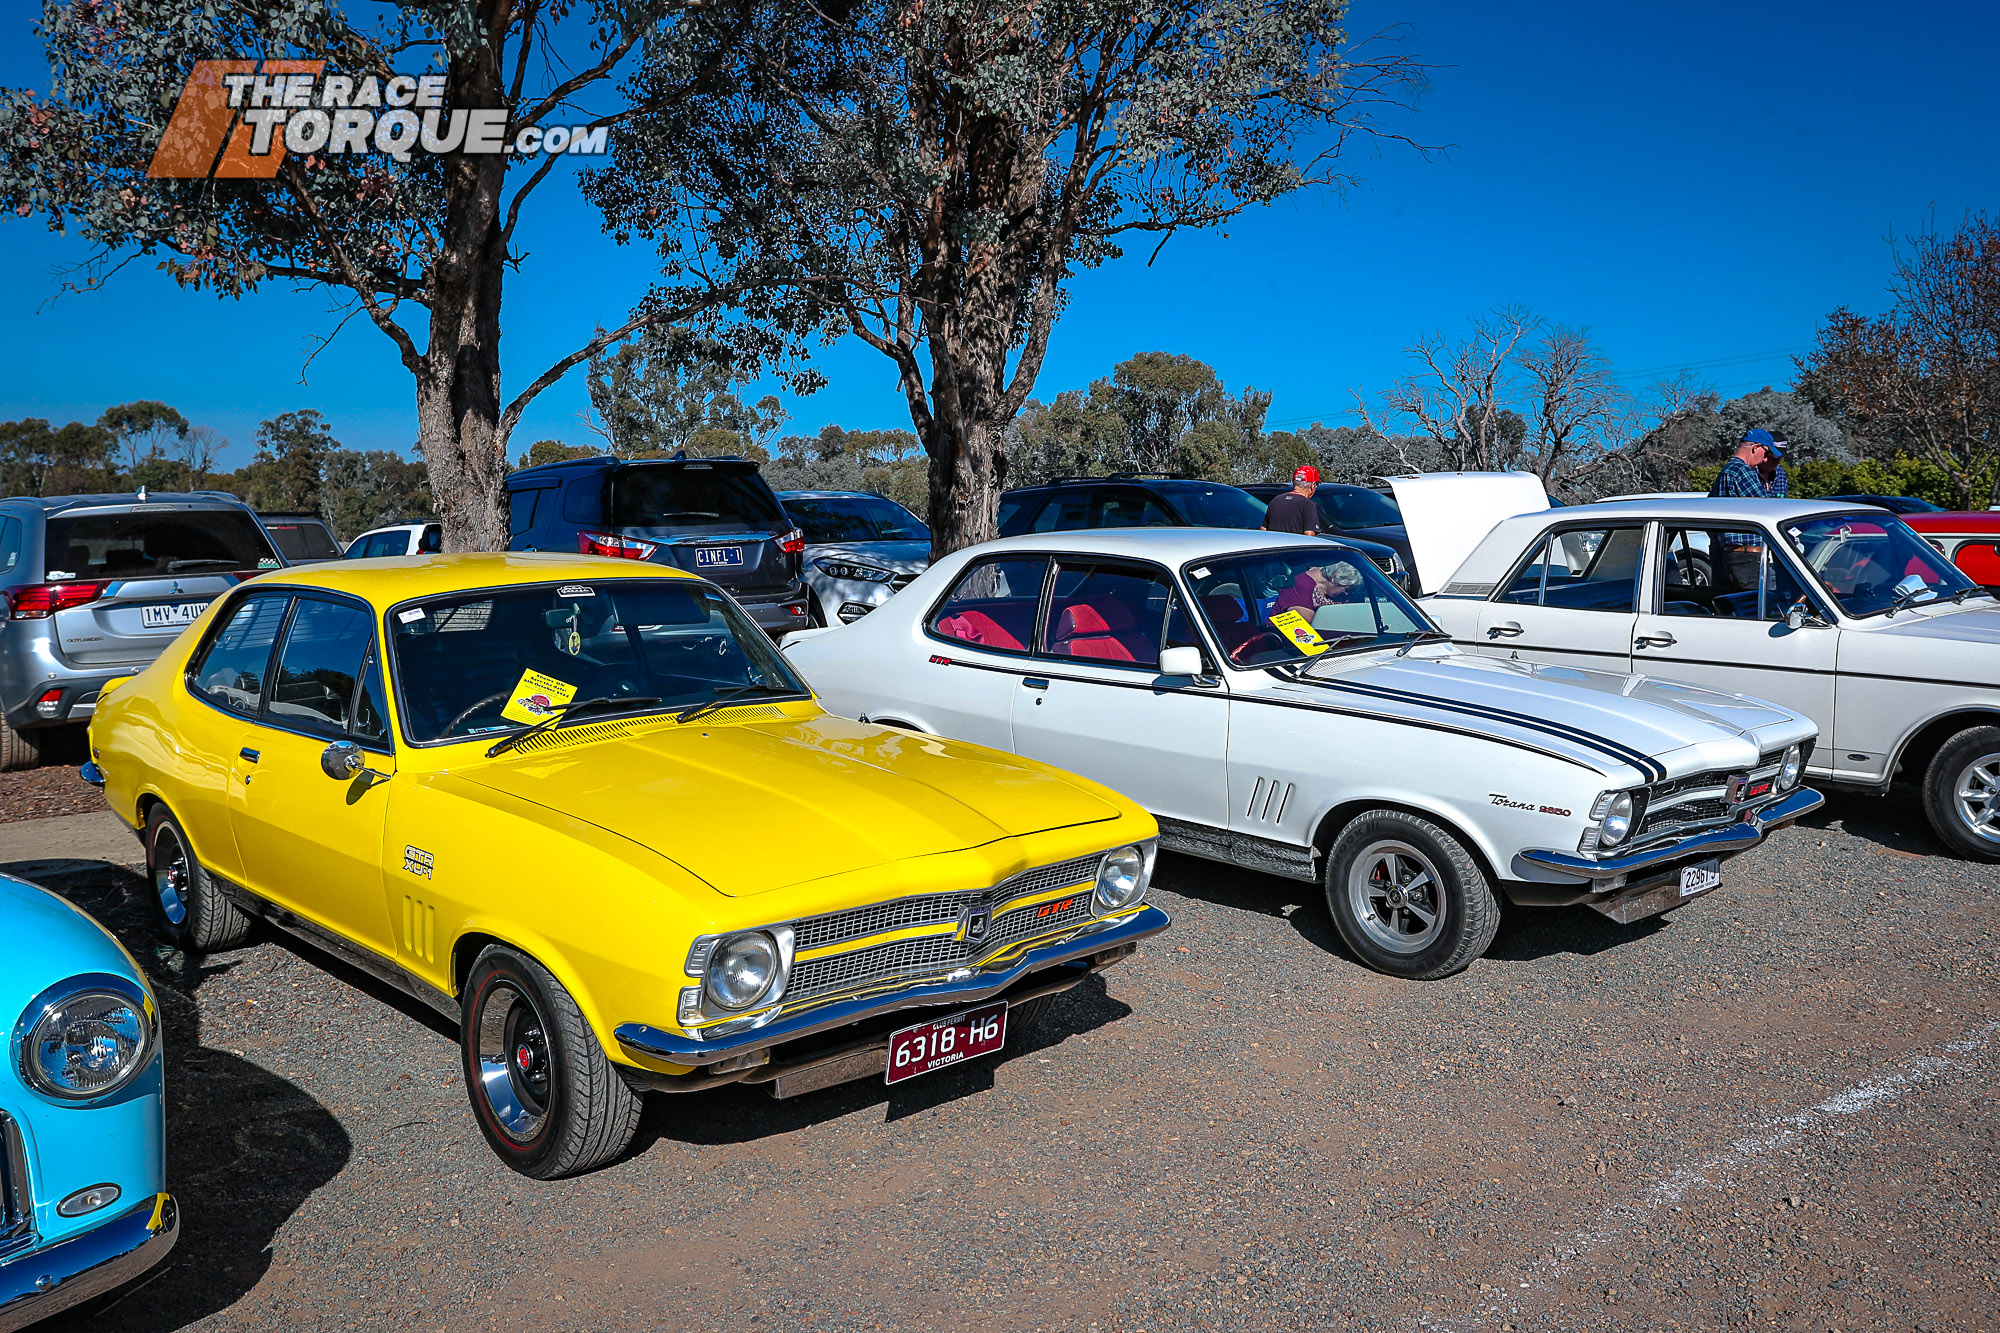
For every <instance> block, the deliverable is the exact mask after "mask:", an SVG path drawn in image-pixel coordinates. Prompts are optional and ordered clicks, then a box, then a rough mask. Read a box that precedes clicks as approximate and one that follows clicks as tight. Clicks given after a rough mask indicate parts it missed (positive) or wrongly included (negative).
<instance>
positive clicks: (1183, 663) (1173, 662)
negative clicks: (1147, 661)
mask: <svg viewBox="0 0 2000 1333" xmlns="http://www.w3.org/2000/svg"><path fill="white" fill-rule="evenodd" d="M1204 665H1206V664H1205V663H1204V662H1203V661H1202V660H1201V649H1199V648H1162V649H1160V674H1161V675H1163V676H1199V675H1200V674H1201V670H1202V667H1203V666H1204Z"/></svg>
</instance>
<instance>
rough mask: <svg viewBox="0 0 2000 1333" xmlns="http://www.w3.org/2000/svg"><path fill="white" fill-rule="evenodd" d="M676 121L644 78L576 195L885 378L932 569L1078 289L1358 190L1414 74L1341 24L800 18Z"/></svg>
mask: <svg viewBox="0 0 2000 1333" xmlns="http://www.w3.org/2000/svg"><path fill="white" fill-rule="evenodd" d="M800 3H801V4H802V10H801V11H800V12H799V14H798V15H797V17H796V21H794V22H792V23H789V24H779V25H772V26H770V27H760V28H758V29H757V30H755V31H753V32H751V33H749V34H747V36H746V39H745V41H744V44H743V46H742V47H741V48H740V50H739V51H738V52H737V53H736V61H735V64H734V67H733V70H732V76H731V77H730V78H729V79H727V80H723V81H720V82H718V83H717V84H715V85H712V86H711V87H710V88H709V89H708V90H705V91H704V92H702V93H700V94H698V95H696V96H693V97H676V96H674V94H675V92H676V91H677V90H678V89H679V88H681V87H682V86H683V85H682V84H681V83H680V82H679V81H678V79H677V77H676V75H675V73H674V70H673V69H672V67H671V66H656V65H655V64H653V63H650V62H649V63H648V64H647V65H646V66H645V67H644V68H643V69H642V70H641V72H640V73H639V75H638V76H637V77H636V79H635V80H634V84H633V88H632V90H631V93H630V100H631V101H633V102H634V103H635V104H637V105H639V106H640V107H641V108H642V109H643V110H642V114H640V115H639V116H637V117H635V118H634V119H633V120H632V121H631V122H629V124H628V125H627V127H626V132H625V133H624V134H623V135H621V136H620V137H619V138H618V139H617V141H616V142H614V143H613V145H612V150H611V151H612V162H611V167H610V168H609V169H607V170H604V171H600V172H596V173H593V174H592V176H591V177H590V179H589V180H587V181H586V184H585V193H586V194H588V195H590V196H591V197H593V198H594V199H596V201H597V202H598V203H599V204H600V205H601V206H602V208H603V209H604V211H605V215H606V219H607V223H608V225H609V226H610V227H611V228H612V229H613V230H614V231H615V232H617V233H618V234H620V235H623V236H630V235H638V236H643V237H649V238H654V239H657V240H658V241H660V242H661V244H662V250H663V253H664V255H665V256H666V257H667V259H668V260H669V261H670V262H672V261H673V260H675V259H677V258H678V256H679V255H680V253H681V250H680V247H681V246H682V244H683V240H682V236H683V232H682V230H681V229H680V228H679V227H677V226H676V225H675V219H677V218H678V217H680V216H681V215H682V214H684V213H685V212H688V211H690V210H691V211H694V212H697V213H699V214H701V215H702V216H704V217H705V218H706V219H707V224H708V225H707V230H706V235H707V236H708V238H709V239H710V241H711V242H712V244H713V252H712V255H713V259H714V261H715V262H716V263H717V264H718V265H719V266H720V268H719V270H718V272H720V273H722V274H724V275H726V278H727V280H728V281H730V282H734V283H738V284H742V285H745V286H751V285H754V286H755V295H753V296H752V297H751V298H750V302H749V307H748V308H749V309H750V311H751V313H752V314H753V315H756V316H759V317H761V318H762V319H764V320H765V321H766V322H767V325H769V326H772V327H777V328H781V329H783V330H784V331H786V332H787V333H798V332H801V331H816V332H817V333H819V334H820V335H822V336H826V337H836V336H842V335H849V334H851V335H853V336H854V337H857V338H859V339H860V340H861V341H863V342H864V343H866V344H868V345H869V346H870V347H873V348H874V349H875V350H877V351H878V352H880V353H882V354H883V356H885V357H887V358H888V359H889V361H890V363H891V365H892V367H893V369H894V371H895V374H896V376H897V382H898V384H899V386H900V390H901V392H902V395H903V397H904V399H905V401H906V403H907V405H908V408H909V413H910V419H911V422H912V424H913V425H914V426H915V428H916V433H917V435H918V437H919V438H920V439H921V440H922V441H923V444H924V449H925V451H926V453H927V454H928V456H929V495H928V505H929V511H930V520H931V530H932V532H933V534H934V538H933V541H934V549H935V551H936V552H937V553H938V554H943V553H945V552H948V551H952V550H956V549H958V548H959V547H962V546H965V545H968V544H970V543H973V542H977V541H982V540H985V539H986V538H989V537H991V536H993V535H994V533H995V528H996V517H997V510H998V497H999V492H1000V489H1001V487H1002V486H1003V485H1004V484H1005V476H1006V459H1005V450H1004V444H1003V441H1004V439H1005V437H1006V432H1007V427H1008V426H1009V424H1010V423H1011V422H1012V420H1013V418H1014V416H1015V414H1016V412H1017V411H1018V410H1019V409H1020V408H1021V406H1022V404H1023V403H1024V402H1025V401H1026V400H1027V398H1028V396H1029V394H1030V392H1031V391H1032V390H1033V388H1034V384H1035V379H1036V376H1037V375H1038V374H1039V373H1040V371H1041V367H1042V360H1043V357H1044V355H1045V353H1046V351H1047V349H1048V343H1049V335H1050V330H1051V329H1052V328H1053V326H1054V324H1055V322H1056V319H1057V317H1058V315H1059V314H1060V313H1061V311H1062V309H1063V305H1064V301H1065V299H1066V292H1067V284H1068V283H1069V281H1070V279H1071V278H1072V277H1074V276H1075V275H1076V274H1077V273H1078V272H1080V271H1083V270H1086V269H1090V268H1093V267H1096V266H1098V265H1100V264H1103V263H1105V262H1107V261H1109V260H1111V259H1114V258H1116V257H1118V256H1119V255H1120V254H1121V253H1122V250H1123V247H1124V245H1126V244H1128V243H1129V241H1130V239H1131V238H1133V237H1143V238H1145V239H1147V240H1148V241H1149V242H1151V243H1152V245H1153V248H1154V250H1155V251H1156V252H1157V249H1158V247H1159V246H1160V245H1162V244H1164V243H1165V241H1166V240H1167V239H1168V238H1169V237H1171V236H1172V235H1173V234H1174V233H1175V232H1177V231H1181V230H1184V229H1189V228H1203V227H1216V226H1220V225H1222V224H1225V223H1226V222H1228V220H1229V219H1231V218H1233V217H1235V216H1237V215H1238V214H1239V213H1241V212H1242V211H1243V210H1244V209H1246V208H1250V207H1252V206H1254V205H1258V204H1263V203H1267V202H1269V201H1270V200H1273V199H1276V198H1278V197H1280V196H1282V195H1286V194H1289V193H1292V192H1294V191H1298V190H1303V189H1308V188H1312V187H1334V188H1336V189H1337V188H1339V187H1342V186H1344V185H1346V184H1348V183H1349V182H1350V180H1351V179H1352V178H1351V177H1350V175H1349V174H1348V173H1347V172H1346V171H1345V170H1344V169H1343V167H1342V165H1341V164H1342V160H1343V154H1344V152H1345V151H1346V150H1347V149H1348V148H1349V147H1350V146H1351V145H1352V143H1353V141H1354V138H1355V136H1357V135H1378V134H1380V135H1389V136H1390V137H1398V138H1400V137H1401V136H1400V135H1395V134H1393V133H1392V127H1391V126H1390V125H1389V123H1388V121H1387V120H1386V119H1385V118H1384V117H1383V114H1382V113H1383V112H1385V111H1386V110H1387V109H1389V108H1390V107H1391V106H1397V107H1400V106H1401V105H1402V103H1403V100H1404V99H1405V98H1406V96H1407V95H1408V94H1409V93H1411V92H1412V91H1413V90H1414V89H1415V87H1416V85H1417V83H1418V81H1419V72H1420V71H1419V69H1418V67H1417V66H1416V65H1415V64H1414V63H1413V62H1412V61H1410V60H1409V59H1408V58H1406V57H1404V56H1403V55H1401V54H1400V53H1399V52H1398V51H1397V50H1396V48H1395V46H1394V44H1393V43H1387V44H1379V45H1378V44H1374V43H1362V44H1360V45H1357V46H1350V45H1349V43H1348V40H1347V34H1346V31H1345V29H1344V27H1343V20H1344V18H1345V11H1346V5H1345V3H1344V0H1136V2H1135V0H851V2H849V0H817V3H814V2H813V0H800Z"/></svg>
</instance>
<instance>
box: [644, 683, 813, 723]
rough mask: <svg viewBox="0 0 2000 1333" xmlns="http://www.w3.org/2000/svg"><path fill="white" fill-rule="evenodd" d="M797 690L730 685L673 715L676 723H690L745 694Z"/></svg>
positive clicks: (771, 686) (764, 686)
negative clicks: (711, 697)
mask: <svg viewBox="0 0 2000 1333" xmlns="http://www.w3.org/2000/svg"><path fill="white" fill-rule="evenodd" d="M797 693H798V691H797V690H792V689H786V688H785V687H784V686H782V685H731V686H730V687H729V688H728V689H726V690H722V691H719V692H718V693H717V694H716V696H715V697H714V698H713V699H708V700H705V701H704V702H702V703H698V704H696V705H695V706H694V707H692V708H683V709H681V711H680V712H678V713H675V714H674V721H676V722H692V721H694V720H695V719H696V718H698V717H706V716H707V715H708V714H710V713H713V712H714V711H715V710H716V709H718V708H720V707H722V706H723V705H724V704H726V703H728V702H729V701H730V700H732V699H741V698H742V697H743V696H744V695H746V694H797Z"/></svg>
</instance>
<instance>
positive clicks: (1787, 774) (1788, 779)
mask: <svg viewBox="0 0 2000 1333" xmlns="http://www.w3.org/2000/svg"><path fill="white" fill-rule="evenodd" d="M1805 766H1806V765H1805V756H1804V755H1802V754H1800V753H1799V747H1798V746H1796V745H1793V746H1790V747H1788V748H1787V749H1786V750H1785V757H1784V758H1783V759H1781V760H1779V761H1778V790H1779V791H1790V790H1791V789H1792V788H1794V787H1796V786H1798V785H1799V774H1800V773H1802V772H1804V771H1805Z"/></svg>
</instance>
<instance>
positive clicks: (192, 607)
mask: <svg viewBox="0 0 2000 1333" xmlns="http://www.w3.org/2000/svg"><path fill="white" fill-rule="evenodd" d="M206 610H208V603H207V602H173V603H171V604H169V605H166V606H142V607H140V608H139V628H140V629H179V628H181V626H183V625H192V624H194V622H195V621H197V620H200V619H201V613H202V612H204V611H206Z"/></svg>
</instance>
